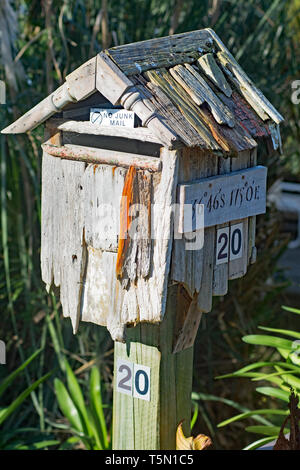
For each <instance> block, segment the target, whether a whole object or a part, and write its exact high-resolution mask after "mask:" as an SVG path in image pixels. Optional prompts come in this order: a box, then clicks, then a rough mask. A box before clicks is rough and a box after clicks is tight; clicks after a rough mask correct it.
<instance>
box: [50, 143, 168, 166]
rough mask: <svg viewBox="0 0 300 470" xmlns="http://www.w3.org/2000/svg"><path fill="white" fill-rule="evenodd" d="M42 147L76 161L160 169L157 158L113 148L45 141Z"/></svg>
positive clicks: (63, 157)
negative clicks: (57, 143)
mask: <svg viewBox="0 0 300 470" xmlns="http://www.w3.org/2000/svg"><path fill="white" fill-rule="evenodd" d="M42 148H43V149H44V150H45V151H46V152H47V153H48V154H49V155H52V156H53V157H58V158H61V159H64V160H65V159H66V160H74V161H77V162H85V163H95V164H100V163H103V164H107V165H113V166H121V167H124V168H129V167H130V166H133V167H136V168H144V169H148V170H151V171H160V169H161V161H160V160H159V159H158V158H152V157H145V156H144V155H136V154H134V153H126V152H116V151H114V150H103V149H98V148H95V147H83V146H82V145H74V144H65V145H63V146H62V147H56V146H54V145H49V144H47V143H45V144H43V145H42Z"/></svg>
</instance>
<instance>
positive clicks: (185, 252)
mask: <svg viewBox="0 0 300 470" xmlns="http://www.w3.org/2000/svg"><path fill="white" fill-rule="evenodd" d="M211 158H212V159H213V160H214V158H215V157H213V156H211V155H207V154H205V153H204V152H203V151H201V150H200V149H185V150H184V151H183V153H182V156H181V158H180V161H179V174H178V183H184V182H187V181H193V180H197V179H199V178H202V177H205V176H206V175H207V171H208V169H207V168H206V166H207V165H208V167H209V165H210V162H209V160H210V159H211ZM177 202H178V200H177ZM177 221H178V219H177ZM176 227H178V224H177V225H176ZM176 227H175V232H174V242H173V250H172V264H171V272H170V281H176V282H180V283H182V284H183V285H184V287H185V288H186V289H187V291H188V293H189V295H190V296H191V298H193V297H194V295H195V293H196V292H197V293H198V292H199V290H200V286H201V279H202V265H203V249H202V246H201V245H200V248H199V249H196V250H193V249H189V248H192V247H193V243H195V242H196V236H197V237H199V239H200V241H201V239H202V237H203V233H201V230H199V231H198V232H197V234H196V233H190V234H184V235H183V234H180V233H178V232H176Z"/></svg>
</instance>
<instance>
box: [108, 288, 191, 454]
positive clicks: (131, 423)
mask: <svg viewBox="0 0 300 470" xmlns="http://www.w3.org/2000/svg"><path fill="white" fill-rule="evenodd" d="M178 295H179V294H178V287H177V286H173V287H171V288H170V289H169V292H168V303H167V309H166V315H165V317H164V320H163V322H162V324H161V325H147V324H140V325H137V326H135V327H134V328H128V329H127V340H126V344H123V345H122V344H115V367H116V364H117V359H118V358H119V357H121V358H123V359H127V360H130V361H132V362H135V363H138V364H143V365H147V366H149V367H151V382H152V386H151V387H152V390H151V400H150V402H147V401H144V400H139V399H136V398H132V397H131V396H128V395H124V394H121V393H119V392H117V391H116V384H115V385H114V410H113V449H115V450H116V449H118V450H126V449H127V450H132V449H134V450H135V449H139V450H140V449H142V450H147V449H148V450H159V449H161V450H167V449H170V450H172V449H173V450H174V449H175V444H176V443H175V436H176V429H177V425H178V423H179V422H180V421H181V420H184V430H185V432H186V434H188V435H189V434H190V429H189V427H190V417H191V400H190V396H191V390H192V369H193V348H189V349H188V350H186V351H183V352H181V353H178V354H173V353H172V347H173V344H172V342H173V331H174V328H175V321H176V316H177V314H178ZM114 376H115V377H116V370H115V374H114Z"/></svg>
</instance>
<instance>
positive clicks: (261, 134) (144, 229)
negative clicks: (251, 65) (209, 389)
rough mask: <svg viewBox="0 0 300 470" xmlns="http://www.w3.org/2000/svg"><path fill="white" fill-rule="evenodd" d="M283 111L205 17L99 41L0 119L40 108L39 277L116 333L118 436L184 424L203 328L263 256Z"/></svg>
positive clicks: (30, 115)
mask: <svg viewBox="0 0 300 470" xmlns="http://www.w3.org/2000/svg"><path fill="white" fill-rule="evenodd" d="M282 120H283V118H282V116H281V115H280V114H279V113H278V111H276V109H275V108H274V107H273V106H272V104H271V103H270V102H269V101H268V100H267V98H266V97H265V96H264V95H263V94H262V93H261V92H260V90H258V89H257V88H256V87H255V85H254V84H253V83H252V81H251V80H250V79H249V77H247V75H246V73H245V72H244V71H243V70H242V69H241V67H240V66H239V64H238V63H237V62H236V61H235V59H234V57H233V56H232V55H231V54H230V52H229V51H228V49H227V48H226V47H225V46H224V44H223V43H222V41H221V39H220V38H219V37H218V36H217V35H216V34H215V33H214V31H212V30H210V29H205V30H199V31H192V32H189V33H184V34H178V35H172V36H169V37H167V38H156V39H152V40H148V41H142V42H139V43H135V44H127V45H122V46H118V47H114V48H111V49H108V50H106V51H103V52H101V53H99V54H97V56H96V57H94V58H92V59H90V60H89V61H88V62H86V63H84V64H82V65H81V66H80V67H79V68H78V69H77V70H75V71H74V72H72V73H71V74H70V75H68V76H67V77H66V82H65V83H64V84H63V85H61V86H60V87H59V88H58V89H57V90H55V91H54V92H53V93H52V94H51V95H49V96H48V97H47V98H45V99H44V100H43V101H42V102H41V103H39V104H37V105H36V106H35V107H34V108H32V109H31V110H29V111H28V112H27V113H26V114H25V115H24V116H22V117H20V118H19V119H18V120H17V121H16V122H15V123H13V124H11V125H10V126H8V127H7V128H6V129H4V130H3V131H2V132H3V133H6V134H18V133H22V132H27V131H30V130H32V129H34V128H35V127H37V126H38V125H39V124H41V123H43V122H45V121H46V133H45V142H44V143H43V145H42V148H43V164H42V234H41V271H42V278H43V281H44V282H45V284H46V287H47V289H48V290H49V289H51V288H56V287H59V292H60V300H61V303H62V309H63V314H64V316H65V317H69V318H70V319H71V322H72V326H73V331H74V333H76V332H77V329H78V327H79V324H80V322H82V321H87V322H92V323H95V324H98V325H103V326H106V327H107V329H108V330H109V332H110V334H111V337H112V339H113V341H114V342H115V365H114V406H113V448H114V449H120V450H124V449H128V450H131V449H149V450H155V449H175V447H176V442H175V439H176V430H177V427H178V425H179V423H180V422H181V421H183V432H184V434H185V435H186V436H189V435H190V419H191V390H192V372H193V346H194V341H195V337H196V333H197V329H198V326H199V323H200V320H201V316H202V314H206V313H208V312H210V311H211V309H212V298H213V296H223V295H225V294H226V293H227V290H228V281H229V280H231V279H237V278H239V277H242V276H244V275H245V274H246V272H247V269H248V266H249V264H251V263H253V262H255V259H256V248H255V227H256V215H257V214H263V213H264V212H265V210H266V175H267V168H266V167H264V166H260V165H257V159H258V156H259V151H260V148H261V146H264V148H265V147H266V148H267V149H268V150H269V151H270V152H274V151H277V150H279V151H280V150H281V138H280V131H279V124H280V123H281V122H282ZM132 209H133V211H131V210H132ZM136 213H138V216H137V217H136ZM137 220H138V222H137ZM133 227H135V229H136V230H135V231H134V230H131V229H132V228H133ZM131 232H132V233H131ZM140 234H142V236H137V235H140ZM55 290H56V289H55ZM188 442H189V443H190V442H191V441H190V440H189V441H188ZM191 448H192V446H191Z"/></svg>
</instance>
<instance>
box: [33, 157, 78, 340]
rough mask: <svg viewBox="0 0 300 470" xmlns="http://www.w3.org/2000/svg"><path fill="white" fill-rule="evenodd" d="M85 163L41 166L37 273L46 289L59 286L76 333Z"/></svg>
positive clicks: (50, 161)
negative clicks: (39, 242)
mask: <svg viewBox="0 0 300 470" xmlns="http://www.w3.org/2000/svg"><path fill="white" fill-rule="evenodd" d="M84 171H85V164H84V163H81V162H71V161H66V160H61V159H59V158H53V157H52V156H50V155H48V154H47V153H46V152H44V154H43V163H42V231H41V271H42V279H43V281H44V282H45V283H46V286H47V289H48V291H49V289H50V288H51V287H52V286H55V287H60V299H61V303H62V308H63V314H64V316H65V317H70V318H71V321H72V326H73V330H74V332H76V331H77V328H78V323H79V316H80V302H81V291H82V285H83V276H84V271H85V263H86V245H85V241H84V204H83V203H84V195H83V186H82V179H83V175H84Z"/></svg>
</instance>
